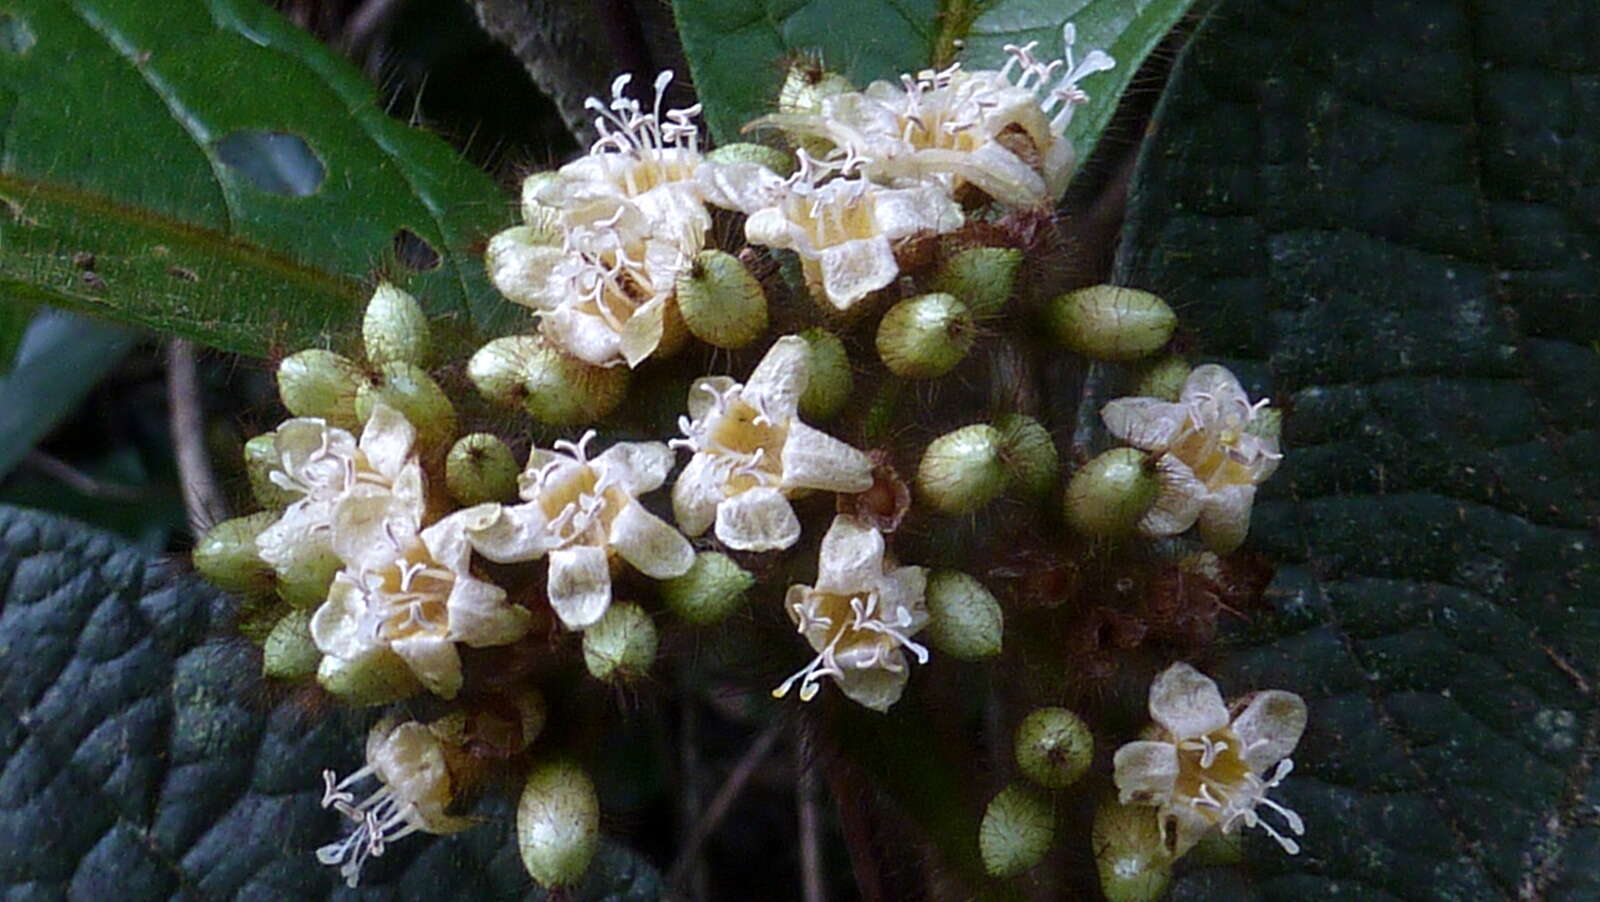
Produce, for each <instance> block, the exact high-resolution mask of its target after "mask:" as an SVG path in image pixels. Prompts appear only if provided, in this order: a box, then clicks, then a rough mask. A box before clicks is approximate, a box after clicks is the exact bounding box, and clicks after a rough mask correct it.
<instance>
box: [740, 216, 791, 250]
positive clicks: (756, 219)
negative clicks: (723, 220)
mask: <svg viewBox="0 0 1600 902" xmlns="http://www.w3.org/2000/svg"><path fill="white" fill-rule="evenodd" d="M798 231H799V230H798V229H796V228H794V226H793V224H791V223H790V222H789V217H788V216H786V215H785V214H784V212H783V209H782V208H781V207H776V206H774V207H768V208H766V209H764V210H757V211H755V212H754V213H751V214H750V218H749V219H746V220H745V221H744V237H745V240H746V241H748V242H750V243H751V244H760V245H765V246H767V247H785V248H793V247H794V246H795V243H796V242H795V237H796V236H795V233H796V232H798Z"/></svg>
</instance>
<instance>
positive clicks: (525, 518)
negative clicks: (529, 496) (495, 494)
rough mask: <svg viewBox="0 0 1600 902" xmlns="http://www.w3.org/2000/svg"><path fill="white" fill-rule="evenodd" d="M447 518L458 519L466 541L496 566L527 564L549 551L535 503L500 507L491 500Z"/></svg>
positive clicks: (539, 509) (540, 511) (541, 510)
mask: <svg viewBox="0 0 1600 902" xmlns="http://www.w3.org/2000/svg"><path fill="white" fill-rule="evenodd" d="M450 516H451V517H460V518H461V525H462V530H463V532H464V533H465V534H466V537H467V541H468V542H469V543H471V545H472V547H473V548H474V549H475V550H477V552H478V553H479V554H481V555H483V556H484V557H486V558H488V559H489V560H491V561H494V562H495V563H497V564H513V563H517V562H520V561H531V560H533V559H535V558H538V557H542V556H543V555H544V553H545V552H546V551H548V550H549V549H550V543H549V537H548V535H547V534H546V532H545V526H546V525H547V523H548V522H549V521H548V520H547V518H546V517H545V515H544V508H542V507H540V506H539V505H538V503H537V502H534V503H530V504H512V505H500V504H495V503H494V502H492V501H491V502H488V503H486V504H479V505H477V506H475V507H469V508H466V509H465V510H462V511H458V512H456V513H454V514H451V515H450Z"/></svg>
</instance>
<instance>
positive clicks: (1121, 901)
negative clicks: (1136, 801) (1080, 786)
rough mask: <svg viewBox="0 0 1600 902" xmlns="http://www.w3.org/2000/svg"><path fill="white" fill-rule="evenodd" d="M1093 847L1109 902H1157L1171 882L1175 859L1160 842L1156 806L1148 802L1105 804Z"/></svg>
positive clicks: (1097, 820) (1096, 822) (1097, 818)
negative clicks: (1138, 803)
mask: <svg viewBox="0 0 1600 902" xmlns="http://www.w3.org/2000/svg"><path fill="white" fill-rule="evenodd" d="M1091 848H1093V849H1094V863H1095V867H1096V868H1097V869H1098V870H1099V871H1100V889H1101V891H1102V892H1104V893H1105V895H1106V902H1155V900H1156V899H1159V898H1161V895H1162V894H1163V893H1165V892H1166V891H1167V884H1168V883H1170V882H1171V881H1172V858H1171V857H1170V856H1168V854H1167V850H1166V847H1165V846H1164V845H1163V844H1162V842H1161V825H1160V823H1159V821H1158V820H1157V815H1156V809H1155V808H1152V807H1150V806H1148V805H1119V804H1117V802H1116V800H1115V799H1110V800H1108V801H1106V802H1104V803H1102V804H1101V805H1100V807H1099V809H1098V810H1096V811H1095V813H1094V830H1093V833H1092V834H1091Z"/></svg>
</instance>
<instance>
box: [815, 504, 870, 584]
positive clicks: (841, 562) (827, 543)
mask: <svg viewBox="0 0 1600 902" xmlns="http://www.w3.org/2000/svg"><path fill="white" fill-rule="evenodd" d="M883 548H884V545H883V533H881V532H878V531H877V530H876V529H873V528H872V527H870V526H867V525H866V524H864V523H862V522H860V521H859V520H856V519H855V518H853V517H846V516H843V515H840V516H837V517H834V518H833V523H832V525H830V526H829V527H828V532H827V534H826V535H824V536H823V537H822V548H821V550H819V551H818V552H817V590H818V591H820V592H832V593H835V594H838V595H849V594H854V593H856V592H862V591H865V590H866V589H868V588H870V587H872V586H874V585H876V584H877V583H878V581H879V580H881V579H882V578H883Z"/></svg>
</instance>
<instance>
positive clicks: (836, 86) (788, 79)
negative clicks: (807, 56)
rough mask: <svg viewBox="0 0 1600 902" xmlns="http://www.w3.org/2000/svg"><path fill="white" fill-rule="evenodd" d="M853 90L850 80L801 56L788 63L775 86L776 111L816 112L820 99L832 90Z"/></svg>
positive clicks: (832, 93)
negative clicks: (776, 87)
mask: <svg viewBox="0 0 1600 902" xmlns="http://www.w3.org/2000/svg"><path fill="white" fill-rule="evenodd" d="M853 90H855V86H854V85H852V84H850V80H849V79H848V78H845V77H844V76H843V75H840V74H839V73H837V72H829V71H828V70H826V69H824V68H822V66H821V65H820V64H819V63H817V62H815V61H812V60H801V61H799V62H796V63H793V64H792V65H790V66H789V71H788V72H787V73H786V74H785V75H784V77H783V86H782V87H781V88H779V89H778V112H780V113H817V112H821V110H822V101H823V100H824V99H825V98H828V97H832V96H834V95H835V94H844V93H847V92H849V91H853Z"/></svg>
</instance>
